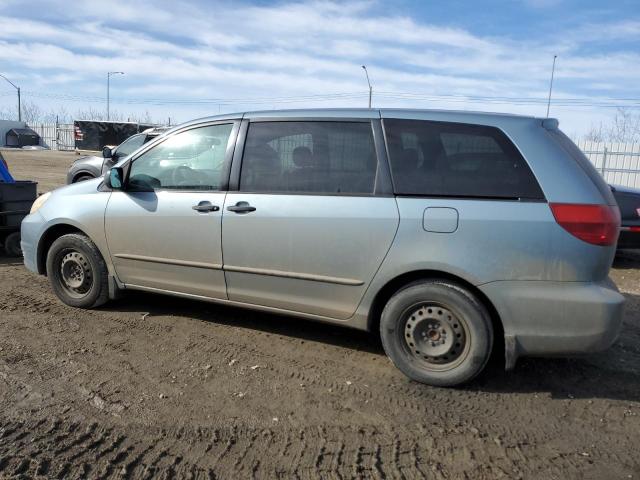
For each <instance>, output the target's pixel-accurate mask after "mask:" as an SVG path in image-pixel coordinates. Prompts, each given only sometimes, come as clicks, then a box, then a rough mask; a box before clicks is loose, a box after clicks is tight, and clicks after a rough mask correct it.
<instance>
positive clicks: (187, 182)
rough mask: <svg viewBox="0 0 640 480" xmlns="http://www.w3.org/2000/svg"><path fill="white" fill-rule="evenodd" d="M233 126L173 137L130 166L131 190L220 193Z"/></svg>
mask: <svg viewBox="0 0 640 480" xmlns="http://www.w3.org/2000/svg"><path fill="white" fill-rule="evenodd" d="M232 128H233V124H231V123H227V124H223V125H211V126H208V127H200V128H193V129H191V130H186V131H184V132H180V133H177V134H175V135H171V136H170V137H168V138H167V139H166V140H164V141H163V142H162V143H159V144H158V145H156V146H154V147H153V148H151V149H150V150H148V151H147V152H145V153H143V154H142V155H140V156H139V157H138V158H136V159H135V160H134V162H133V163H132V164H131V170H130V173H129V186H130V187H131V188H132V189H133V190H135V189H136V187H141V188H144V189H148V188H154V189H160V188H162V189H165V188H166V189H175V190H220V188H221V185H222V182H223V177H224V172H225V157H226V151H227V145H228V143H229V137H230V136H231V130H232Z"/></svg>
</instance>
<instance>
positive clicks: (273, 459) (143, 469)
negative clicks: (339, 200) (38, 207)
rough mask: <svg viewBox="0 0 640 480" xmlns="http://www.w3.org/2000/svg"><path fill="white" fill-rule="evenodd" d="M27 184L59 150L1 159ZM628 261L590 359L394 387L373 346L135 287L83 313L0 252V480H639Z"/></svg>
mask: <svg viewBox="0 0 640 480" xmlns="http://www.w3.org/2000/svg"><path fill="white" fill-rule="evenodd" d="M3 154H5V157H6V158H7V160H8V161H9V164H10V168H11V169H12V171H13V172H14V174H15V176H16V177H19V178H31V177H33V178H35V179H37V180H39V181H41V182H42V187H43V188H42V189H41V191H45V190H47V189H50V188H52V187H53V186H55V185H58V184H62V183H63V181H64V174H65V171H66V168H67V167H68V165H69V163H70V162H71V161H72V158H73V157H72V156H71V155H69V154H52V153H41V152H36V153H33V152H32V153H28V154H27V153H20V154H18V155H14V154H7V153H6V152H3ZM639 267H640V255H638V254H631V253H627V254H624V255H622V256H620V257H619V258H617V259H616V262H615V265H614V269H613V271H612V277H613V278H614V280H615V281H616V282H617V284H618V286H619V287H620V289H621V290H622V291H623V292H624V294H625V296H626V297H627V300H628V303H627V307H626V312H625V317H624V328H623V331H622V334H621V336H620V339H619V340H618V342H617V343H616V344H615V346H614V347H613V348H612V349H611V350H609V351H608V352H606V353H603V354H599V355H593V356H589V357H586V358H580V359H544V360H543V359H524V360H520V361H519V362H518V364H517V367H516V369H515V370H514V371H512V372H504V371H501V370H500V366H499V365H498V364H496V365H494V366H493V367H492V368H490V369H489V371H487V372H486V373H485V374H483V375H482V376H481V377H480V378H479V379H478V380H476V381H475V382H474V383H472V384H471V385H469V386H467V387H465V388H460V389H438V388H432V387H427V386H424V385H420V384H416V383H412V382H410V381H408V380H407V379H406V378H405V377H404V376H403V375H402V374H401V373H400V372H399V371H397V370H396V369H395V368H394V367H393V366H392V365H391V363H390V362H389V361H388V360H387V358H386V357H385V355H384V353H383V351H382V348H381V346H380V344H379V342H377V341H376V340H375V338H374V337H372V336H370V335H368V334H366V333H361V332H356V331H351V330H347V329H343V328H339V327H332V326H327V325H320V324H314V323H310V322H307V321H303V320H298V319H291V318H285V317H280V316H275V315H267V314H261V313H255V312H251V311H246V310H240V309H232V308H224V307H219V306H215V305H212V304H207V303H199V302H195V301H187V300H180V299H175V298H169V297H161V296H154V295H150V294H141V293H135V294H128V295H126V296H125V298H123V299H122V300H120V301H118V302H112V303H109V304H107V305H105V306H104V307H103V308H100V309H98V310H96V311H83V310H76V309H73V308H70V307H67V306H64V305H63V304H61V303H60V302H59V301H58V300H57V299H56V298H55V297H54V295H53V293H52V291H51V289H50V288H49V284H48V281H47V279H46V278H44V277H37V276H35V275H32V274H30V273H28V272H27V271H26V270H25V269H24V267H23V266H22V264H21V262H20V261H17V260H14V259H8V258H0V478H14V477H15V478H38V477H40V478H83V477H86V478H110V477H116V478H120V477H124V478H156V477H158V478H211V479H213V478H318V477H321V478H332V479H340V478H345V479H346V478H354V477H355V478H398V479H399V478H408V479H413V478H429V479H432V478H433V479H452V478H456V479H457V478H468V479H484V478H486V479H495V478H510V479H511V478H532V479H538V478H560V479H573V478H576V479H578V478H581V479H582V478H586V479H615V478H618V479H628V478H640V455H639V452H640V269H639Z"/></svg>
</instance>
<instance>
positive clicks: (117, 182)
mask: <svg viewBox="0 0 640 480" xmlns="http://www.w3.org/2000/svg"><path fill="white" fill-rule="evenodd" d="M105 183H106V185H107V186H108V187H109V188H111V189H113V190H122V185H123V183H124V172H123V170H122V168H121V167H113V168H112V169H111V170H109V171H107V173H106V175H105Z"/></svg>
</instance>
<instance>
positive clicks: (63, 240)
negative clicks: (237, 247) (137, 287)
mask: <svg viewBox="0 0 640 480" xmlns="http://www.w3.org/2000/svg"><path fill="white" fill-rule="evenodd" d="M47 276H48V277H49V281H50V282H51V286H52V287H53V291H54V292H55V294H56V295H57V296H58V298H59V299H60V300H62V301H63V302H64V303H66V304H67V305H70V306H72V307H79V308H94V307H98V306H100V305H102V304H103V303H105V302H106V301H107V300H108V298H109V286H108V285H109V284H108V273H107V265H106V264H105V261H104V259H103V258H102V255H101V254H100V251H99V250H98V247H96V246H95V244H94V243H93V242H92V241H91V240H90V239H89V238H87V237H86V236H84V235H82V234H78V233H70V234H67V235H62V236H61V237H60V238H58V239H56V240H55V241H54V242H53V244H52V245H51V248H49V251H48V253H47Z"/></svg>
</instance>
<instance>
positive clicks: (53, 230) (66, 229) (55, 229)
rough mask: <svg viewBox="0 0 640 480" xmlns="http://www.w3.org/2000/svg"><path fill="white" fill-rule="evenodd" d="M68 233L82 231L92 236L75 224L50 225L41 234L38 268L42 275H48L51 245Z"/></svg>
mask: <svg viewBox="0 0 640 480" xmlns="http://www.w3.org/2000/svg"><path fill="white" fill-rule="evenodd" d="M68 233H80V234H82V235H84V236H85V237H88V238H90V237H89V235H87V234H86V233H85V232H83V231H82V230H81V229H79V228H78V227H75V226H73V225H69V224H68V223H59V224H56V225H53V226H51V227H49V228H48V229H47V230H46V231H45V232H44V233H43V234H42V235H41V237H40V241H39V242H38V250H37V252H38V253H37V268H38V273H39V274H40V275H45V276H46V275H47V254H48V253H49V249H50V248H51V245H53V242H55V241H56V239H58V238H60V237H61V236H62V235H66V234H68Z"/></svg>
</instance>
